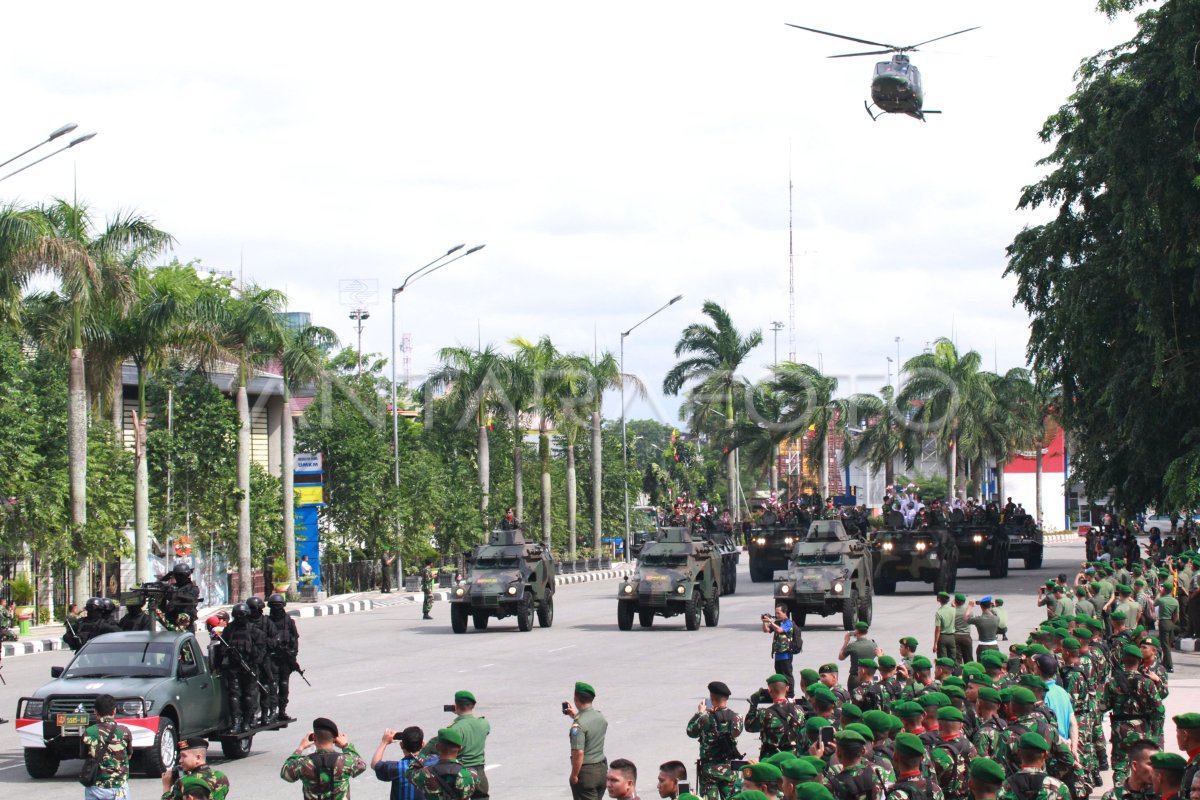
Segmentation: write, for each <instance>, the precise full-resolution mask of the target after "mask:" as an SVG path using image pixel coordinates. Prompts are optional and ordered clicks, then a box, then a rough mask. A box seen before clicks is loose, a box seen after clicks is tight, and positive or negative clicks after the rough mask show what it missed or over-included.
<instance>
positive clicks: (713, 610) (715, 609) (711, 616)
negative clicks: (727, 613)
mask: <svg viewBox="0 0 1200 800" xmlns="http://www.w3.org/2000/svg"><path fill="white" fill-rule="evenodd" d="M720 620H721V598H720V597H718V596H716V595H715V594H714V595H713V598H712V599H711V600H709V601H708V602H707V603H705V604H704V624H705V625H707V626H708V627H710V628H715V627H717V623H718V622H720Z"/></svg>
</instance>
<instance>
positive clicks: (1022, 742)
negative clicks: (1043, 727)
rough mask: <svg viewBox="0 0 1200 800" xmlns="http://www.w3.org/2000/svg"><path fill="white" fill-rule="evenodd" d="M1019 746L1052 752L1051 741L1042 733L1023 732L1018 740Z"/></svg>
mask: <svg viewBox="0 0 1200 800" xmlns="http://www.w3.org/2000/svg"><path fill="white" fill-rule="evenodd" d="M1017 747H1018V748H1019V749H1021V750H1037V751H1038V752H1041V753H1049V752H1050V743H1049V742H1047V741H1046V739H1045V738H1044V737H1043V736H1042V735H1041V734H1040V733H1034V732H1033V731H1029V732H1028V733H1022V734H1021V738H1020V739H1018V740H1017Z"/></svg>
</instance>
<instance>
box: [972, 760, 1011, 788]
mask: <svg viewBox="0 0 1200 800" xmlns="http://www.w3.org/2000/svg"><path fill="white" fill-rule="evenodd" d="M971 777H972V778H974V779H975V780H977V781H981V782H983V783H1004V778H1005V774H1004V767H1002V766H1000V765H999V764H998V763H996V762H995V761H993V760H992V759H990V758H987V757H986V756H979V757H978V758H973V759H971Z"/></svg>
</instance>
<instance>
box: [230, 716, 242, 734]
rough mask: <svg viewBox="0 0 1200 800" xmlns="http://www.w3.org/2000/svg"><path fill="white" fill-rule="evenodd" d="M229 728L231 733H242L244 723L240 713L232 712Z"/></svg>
mask: <svg viewBox="0 0 1200 800" xmlns="http://www.w3.org/2000/svg"><path fill="white" fill-rule="evenodd" d="M229 730H230V732H231V733H242V732H244V731H245V730H246V723H245V722H244V721H243V720H242V715H241V714H234V715H232V716H231V717H230V721H229Z"/></svg>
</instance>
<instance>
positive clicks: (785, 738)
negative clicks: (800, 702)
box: [746, 673, 803, 758]
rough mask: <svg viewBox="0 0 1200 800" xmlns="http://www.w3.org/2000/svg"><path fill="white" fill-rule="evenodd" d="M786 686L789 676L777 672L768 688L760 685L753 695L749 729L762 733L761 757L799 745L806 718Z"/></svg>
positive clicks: (768, 680) (760, 736)
mask: <svg viewBox="0 0 1200 800" xmlns="http://www.w3.org/2000/svg"><path fill="white" fill-rule="evenodd" d="M787 690H788V681H787V678H786V677H785V676H783V675H780V674H778V673H776V674H774V675H772V676H771V677H769V678H767V688H766V689H758V690H756V691H755V692H754V694H752V695H750V711H749V712H748V713H747V714H746V730H747V731H749V732H750V733H757V734H758V735H759V739H760V741H761V744H760V746H759V758H766V757H767V756H770V755H773V754H775V753H778V752H779V751H781V750H793V751H794V750H795V749H796V739H797V735H798V732H799V730H800V725H801V723H802V722H803V718H802V717H801V716H800V713H799V711H797V709H796V706H795V704H794V703H792V702H791V701H789V700H788V699H787Z"/></svg>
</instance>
